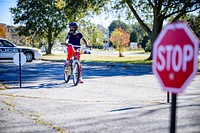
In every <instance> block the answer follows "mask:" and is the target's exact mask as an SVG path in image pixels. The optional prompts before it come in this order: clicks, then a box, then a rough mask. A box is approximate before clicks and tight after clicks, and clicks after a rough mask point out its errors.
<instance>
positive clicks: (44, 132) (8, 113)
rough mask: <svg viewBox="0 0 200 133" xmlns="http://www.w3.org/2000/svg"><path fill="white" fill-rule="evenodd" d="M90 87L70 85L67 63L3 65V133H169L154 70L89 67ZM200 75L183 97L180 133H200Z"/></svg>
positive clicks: (168, 105)
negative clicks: (20, 77) (64, 64)
mask: <svg viewBox="0 0 200 133" xmlns="http://www.w3.org/2000/svg"><path fill="white" fill-rule="evenodd" d="M83 79H84V83H83V84H79V85H78V86H76V87H74V86H73V83H72V80H71V81H70V82H69V83H67V84H66V83H64V80H63V63H62V62H43V61H34V62H33V63H27V64H25V65H24V66H23V67H22V88H19V71H18V67H17V66H16V65H14V64H13V63H0V82H3V83H6V84H8V85H9V86H10V89H7V90H1V91H0V123H1V124H0V132H1V133H19V132H20V133H21V132H23V133H27V132H29V133H35V132H36V133H57V132H62V133H64V132H69V133H146V132H149V133H166V132H169V127H170V126H169V125H170V110H171V103H167V99H166V92H163V91H162V89H161V86H160V85H159V83H158V81H157V79H156V78H155V76H154V75H153V74H152V72H151V67H150V66H145V65H142V66H139V65H123V64H106V63H83ZM199 84H200V75H197V76H196V77H195V78H194V79H193V80H192V81H191V83H190V84H189V86H188V87H187V88H186V89H185V91H184V92H183V93H181V94H180V95H178V97H177V117H176V119H177V121H176V131H177V133H199V132H200V113H199V112H200V90H199Z"/></svg>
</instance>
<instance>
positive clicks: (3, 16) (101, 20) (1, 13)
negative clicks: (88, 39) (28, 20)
mask: <svg viewBox="0 0 200 133" xmlns="http://www.w3.org/2000/svg"><path fill="white" fill-rule="evenodd" d="M16 1H17V0H0V23H4V24H6V25H14V24H13V20H12V14H11V13H10V11H9V8H11V7H16V5H17V2H16ZM113 20H114V18H112V16H110V17H109V18H108V19H105V17H104V16H103V15H99V16H96V17H94V18H90V21H91V22H92V23H94V24H101V25H103V26H104V27H105V28H107V27H108V26H109V25H110V23H111V22H112V21H113Z"/></svg>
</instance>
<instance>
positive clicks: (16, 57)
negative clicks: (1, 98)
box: [13, 49, 26, 88]
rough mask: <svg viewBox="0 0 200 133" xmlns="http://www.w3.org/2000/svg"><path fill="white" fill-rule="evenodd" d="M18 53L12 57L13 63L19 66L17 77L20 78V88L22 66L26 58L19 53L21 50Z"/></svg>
mask: <svg viewBox="0 0 200 133" xmlns="http://www.w3.org/2000/svg"><path fill="white" fill-rule="evenodd" d="M18 52H19V53H16V54H15V55H14V56H13V61H14V63H15V64H16V65H17V66H19V77H20V88H21V87H22V85H21V81H22V80H21V77H22V69H21V67H22V65H24V64H25V63H26V56H25V55H24V54H23V53H21V49H19V50H18Z"/></svg>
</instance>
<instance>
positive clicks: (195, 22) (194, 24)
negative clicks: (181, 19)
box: [187, 12, 200, 38]
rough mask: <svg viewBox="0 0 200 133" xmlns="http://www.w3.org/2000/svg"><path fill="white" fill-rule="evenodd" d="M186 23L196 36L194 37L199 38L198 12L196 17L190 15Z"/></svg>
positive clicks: (199, 18)
mask: <svg viewBox="0 0 200 133" xmlns="http://www.w3.org/2000/svg"><path fill="white" fill-rule="evenodd" d="M187 21H188V23H189V25H190V27H191V28H192V30H193V31H194V33H195V34H196V36H197V37H198V38H200V12H199V14H198V15H197V16H195V15H190V16H189V19H188V20H187Z"/></svg>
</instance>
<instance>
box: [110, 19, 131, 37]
mask: <svg viewBox="0 0 200 133" xmlns="http://www.w3.org/2000/svg"><path fill="white" fill-rule="evenodd" d="M116 28H122V29H124V30H125V31H126V32H130V31H131V27H130V26H129V25H127V24H126V23H125V22H123V21H120V20H114V21H112V22H111V24H110V25H109V26H108V29H109V33H110V34H111V33H112V32H113V31H114V30H115V29H116Z"/></svg>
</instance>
